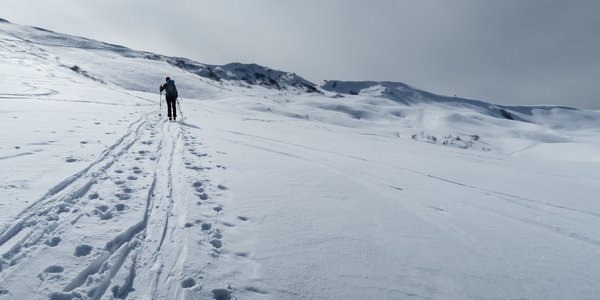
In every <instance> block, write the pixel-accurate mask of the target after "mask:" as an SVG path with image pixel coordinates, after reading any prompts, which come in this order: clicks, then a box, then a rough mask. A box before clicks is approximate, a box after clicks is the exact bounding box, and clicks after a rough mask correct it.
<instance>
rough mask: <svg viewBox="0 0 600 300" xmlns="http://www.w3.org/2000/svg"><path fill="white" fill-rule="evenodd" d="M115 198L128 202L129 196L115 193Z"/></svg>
mask: <svg viewBox="0 0 600 300" xmlns="http://www.w3.org/2000/svg"><path fill="white" fill-rule="evenodd" d="M115 196H116V197H117V198H118V199H119V200H129V199H131V195H129V194H128V193H117V194H115Z"/></svg>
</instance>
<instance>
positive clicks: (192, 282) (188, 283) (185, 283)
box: [181, 278, 196, 289]
mask: <svg viewBox="0 0 600 300" xmlns="http://www.w3.org/2000/svg"><path fill="white" fill-rule="evenodd" d="M195 285H196V280H194V279H192V278H187V279H186V280H184V281H182V282H181V287H182V288H184V289H189V288H191V287H194V286H195Z"/></svg>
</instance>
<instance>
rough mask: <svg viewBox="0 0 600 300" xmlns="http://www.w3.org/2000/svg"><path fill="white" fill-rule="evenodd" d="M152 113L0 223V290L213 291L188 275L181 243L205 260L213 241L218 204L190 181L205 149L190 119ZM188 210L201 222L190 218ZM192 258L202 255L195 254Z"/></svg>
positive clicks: (93, 294) (24, 294) (170, 294)
mask: <svg viewBox="0 0 600 300" xmlns="http://www.w3.org/2000/svg"><path fill="white" fill-rule="evenodd" d="M155 115H156V112H152V113H146V114H144V115H143V116H142V117H141V118H140V119H139V120H137V121H135V122H134V123H132V124H131V125H130V127H129V130H128V131H127V133H126V134H125V135H123V136H122V137H121V138H119V139H118V141H117V142H116V143H114V144H113V145H112V146H110V147H109V148H107V149H106V150H105V151H104V152H103V153H102V154H101V155H100V156H99V158H98V159H97V160H96V161H94V162H93V163H91V164H90V165H89V166H87V167H85V168H84V169H83V170H81V171H80V172H77V173H76V174H74V175H72V176H71V177H69V178H67V179H65V180H63V181H61V182H59V183H58V184H57V185H56V186H54V187H53V188H51V189H49V191H48V193H47V194H46V195H44V196H43V197H42V198H41V199H39V200H37V201H35V202H34V203H33V204H32V205H31V206H30V207H28V208H27V209H25V210H24V211H23V212H22V213H21V214H19V215H18V216H17V217H16V218H15V219H14V220H12V221H11V222H9V223H8V225H7V226H5V228H3V229H2V231H1V232H0V249H2V260H0V270H1V272H0V282H2V283H3V293H2V295H5V296H6V295H9V298H11V299H26V298H28V297H30V296H31V293H32V291H35V293H34V294H35V295H36V297H38V298H39V299H46V298H47V297H51V298H52V297H54V298H56V299H62V298H60V297H67V298H68V297H71V296H73V297H79V296H80V295H85V296H86V297H89V299H102V298H106V297H109V296H111V295H112V297H115V298H126V297H128V296H129V297H128V299H135V298H140V299H182V298H184V296H186V295H187V296H190V295H196V296H200V295H202V294H203V293H204V296H205V297H212V296H213V292H212V291H211V290H204V289H202V287H201V286H200V285H199V284H200V283H199V282H198V285H197V283H196V281H197V280H198V279H197V276H196V275H197V273H194V272H198V271H199V270H200V268H191V271H190V270H186V265H185V262H186V257H187V252H188V251H187V248H188V247H189V243H193V244H194V247H196V248H199V247H201V248H205V249H204V250H206V251H207V252H209V253H212V254H211V256H210V257H212V258H217V257H218V256H219V252H220V251H219V248H221V245H222V243H221V242H220V239H221V238H222V233H221V230H220V229H219V227H220V226H219V225H218V224H216V223H214V222H216V220H217V217H218V214H219V213H220V211H221V210H222V209H223V208H222V206H219V205H218V203H215V202H213V201H212V200H210V199H209V197H208V195H207V190H209V189H211V187H210V186H207V184H208V183H206V182H203V181H202V180H200V179H199V178H201V177H202V176H201V173H202V172H203V170H204V167H202V164H203V163H202V160H203V159H204V158H205V157H206V156H207V155H206V154H205V153H203V152H202V146H201V143H200V142H198V141H196V139H197V138H196V137H194V136H192V135H191V134H190V132H189V129H188V128H192V127H190V126H186V125H185V124H181V123H175V122H168V121H165V120H160V119H159V118H158V117H156V116H155ZM191 211H193V212H197V213H199V214H201V215H202V216H203V219H202V220H203V221H202V222H200V221H198V220H196V222H190V221H189V220H188V215H187V214H188V212H191ZM192 227H196V228H192ZM199 227H202V230H200V228H199ZM193 229H196V234H195V235H196V236H194V234H192V236H194V238H196V237H197V236H199V238H198V239H199V240H205V241H206V243H204V244H201V245H198V244H197V243H196V242H195V241H194V242H190V241H189V239H190V231H192V230H193ZM207 257H208V256H207ZM194 263H195V264H200V265H202V264H203V263H210V259H206V260H204V261H203V260H202V259H200V258H199V257H195V261H194ZM40 266H45V267H44V268H43V269H42V270H38V269H39V267H40ZM206 277H209V276H206ZM207 279H210V278H207ZM223 288H225V287H223ZM215 290H217V291H219V290H222V291H221V293H225V294H228V293H231V292H230V291H228V290H226V289H216V288H215ZM2 295H0V297H2ZM54 298H53V299H54ZM192 298H194V297H192Z"/></svg>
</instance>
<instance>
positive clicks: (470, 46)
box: [0, 0, 600, 109]
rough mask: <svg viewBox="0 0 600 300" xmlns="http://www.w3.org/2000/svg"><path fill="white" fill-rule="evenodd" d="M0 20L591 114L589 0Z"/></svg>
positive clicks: (261, 6) (63, 12)
mask: <svg viewBox="0 0 600 300" xmlns="http://www.w3.org/2000/svg"><path fill="white" fill-rule="evenodd" d="M0 18H4V19H8V20H9V21H11V22H13V23H20V24H27V25H34V26H39V27H44V28H47V29H51V30H55V31H58V32H63V33H68V34H74V35H80V36H85V37H89V38H93V39H98V40H101V41H105V42H110V43H116V44H121V45H124V46H128V47H130V48H134V49H138V50H147V51H152V52H157V53H161V54H165V55H171V56H183V57H188V58H191V59H194V60H197V61H199V62H202V63H208V64H225V63H229V62H244V63H257V64H260V65H264V66H268V67H271V68H274V69H280V70H284V71H289V72H295V73H296V74H299V75H301V76H303V77H305V78H306V79H308V80H311V81H313V82H315V83H319V82H321V81H322V80H323V79H329V80H331V79H339V80H389V81H400V82H404V83H407V84H410V85H413V86H416V87H418V88H421V89H424V90H427V91H430V92H434V93H439V94H445V95H451V96H453V95H457V96H460V97H466V98H476V99H481V100H486V101H489V102H493V103H501V104H562V105H570V106H576V107H582V108H592V109H600V87H599V85H600V1H598V0H571V1H566V0H370V1H367V0H364V1H358V0H319V1H317V0H302V1H285V0H212V1H207V0H187V1H186V0H168V1H157V0H127V1H125V0H120V1H117V0H85V1H82V0H54V1H48V0H19V1H17V0H0Z"/></svg>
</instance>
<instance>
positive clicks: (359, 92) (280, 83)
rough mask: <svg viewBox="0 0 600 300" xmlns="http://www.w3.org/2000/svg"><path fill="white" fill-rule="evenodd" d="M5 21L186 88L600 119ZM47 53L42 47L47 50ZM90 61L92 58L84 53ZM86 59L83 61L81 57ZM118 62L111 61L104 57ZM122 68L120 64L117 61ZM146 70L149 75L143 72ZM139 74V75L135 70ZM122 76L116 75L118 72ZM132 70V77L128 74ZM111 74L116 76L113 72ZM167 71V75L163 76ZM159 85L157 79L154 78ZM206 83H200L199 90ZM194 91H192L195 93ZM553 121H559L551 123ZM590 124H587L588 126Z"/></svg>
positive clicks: (534, 118) (135, 82) (37, 39)
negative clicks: (137, 64) (313, 76)
mask: <svg viewBox="0 0 600 300" xmlns="http://www.w3.org/2000/svg"><path fill="white" fill-rule="evenodd" d="M0 23H2V24H4V26H8V27H9V29H8V30H3V29H2V27H0V31H3V32H4V33H6V34H8V35H10V36H14V37H16V38H18V39H20V40H23V41H25V42H27V43H30V44H32V45H34V46H35V45H38V46H49V47H59V48H62V47H64V48H72V49H77V50H82V51H85V50H94V51H90V52H95V53H105V52H106V53H109V54H110V55H119V56H121V57H124V58H131V59H134V60H141V61H142V64H143V65H148V64H151V63H150V62H159V63H166V64H168V65H170V66H172V67H174V68H176V69H177V70H181V71H183V72H186V73H189V74H193V76H190V77H194V78H196V79H194V78H188V79H186V80H187V81H183V82H182V81H181V80H179V81H178V86H179V84H182V86H183V88H184V89H185V90H190V89H194V86H196V85H198V84H200V83H199V82H198V81H197V77H195V76H198V77H201V78H203V79H208V80H206V81H205V82H204V83H205V84H209V85H212V86H216V87H217V88H225V89H226V88H227V86H228V85H233V86H241V87H246V88H252V87H255V86H258V87H263V88H267V89H271V90H275V91H289V92H294V93H324V94H332V95H331V96H332V97H358V98H361V99H362V98H365V97H371V98H376V99H386V100H391V101H393V102H395V103H397V104H400V105H405V106H415V105H421V104H424V105H428V104H435V105H438V106H443V107H447V108H449V109H461V108H467V109H472V110H474V111H476V112H479V113H482V114H485V115H488V116H492V117H494V118H499V119H508V120H515V121H523V122H531V123H538V124H542V123H546V122H547V120H549V119H556V120H561V119H562V118H565V117H566V118H568V119H569V120H573V119H574V118H573V117H572V116H573V114H575V113H577V114H578V117H577V118H575V119H580V120H581V123H582V124H584V123H585V124H590V123H593V124H594V126H600V124H598V123H600V121H598V120H596V119H595V116H593V115H591V114H592V112H591V111H585V110H579V109H576V108H572V107H564V106H508V105H498V104H491V103H487V102H484V101H480V100H475V99H466V98H459V97H451V96H443V95H437V94H434V93H430V92H426V91H424V90H420V89H418V88H414V87H412V86H409V85H407V84H404V83H400V82H391V81H340V80H325V81H324V82H323V83H321V84H320V85H316V84H314V83H312V82H310V81H308V80H306V79H304V78H303V77H301V76H298V75H296V74H295V73H292V72H284V71H279V70H275V69H271V68H269V67H263V66H260V65H257V64H244V63H230V64H225V65H210V64H203V63H200V62H197V61H195V60H192V59H188V58H183V57H170V56H166V55H161V54H155V53H151V52H147V51H138V50H133V49H130V48H128V47H125V46H121V45H115V44H110V43H105V42H100V41H96V40H92V39H88V38H84V37H78V36H72V35H67V34H62V33H57V32H54V31H51V30H47V29H44V28H39V27H32V26H25V25H17V24H13V23H10V22H9V21H7V20H5V19H0ZM42 52H43V50H42ZM85 59H87V60H89V58H85ZM82 63H83V62H82ZM106 63H109V64H110V63H113V62H110V61H107V62H103V64H106ZM66 67H69V68H71V69H73V70H78V72H79V71H80V72H81V74H83V75H84V76H87V77H88V78H92V79H95V80H97V81H99V82H102V83H104V82H111V83H114V84H116V85H121V86H123V87H126V88H129V89H133V90H139V91H155V89H154V88H155V87H154V86H149V85H148V82H147V81H145V80H141V79H140V78H135V77H136V76H140V75H144V76H147V75H148V74H147V72H151V71H149V70H148V71H142V70H134V72H137V73H132V72H131V71H129V70H127V71H126V72H118V74H100V75H99V76H94V74H88V72H89V73H93V72H94V71H95V70H93V69H88V70H86V69H81V70H80V68H79V66H73V65H66ZM115 68H118V66H115ZM144 72H146V74H144ZM136 74H137V75H136ZM115 75H117V77H119V76H120V77H119V78H117V77H114V76H115ZM126 75H128V76H126ZM111 76H112V77H111ZM161 76H162V75H161ZM154 84H157V82H155V83H154ZM198 89H202V87H201V86H200V87H198V88H196V90H198ZM193 93H194V92H193V91H192V92H191V95H193ZM552 124H556V123H555V122H552ZM563 126H567V127H568V126H574V127H579V126H583V125H581V124H579V123H576V124H574V125H573V124H572V122H571V123H569V124H567V123H565V124H564V125H563ZM586 126H587V125H586Z"/></svg>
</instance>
